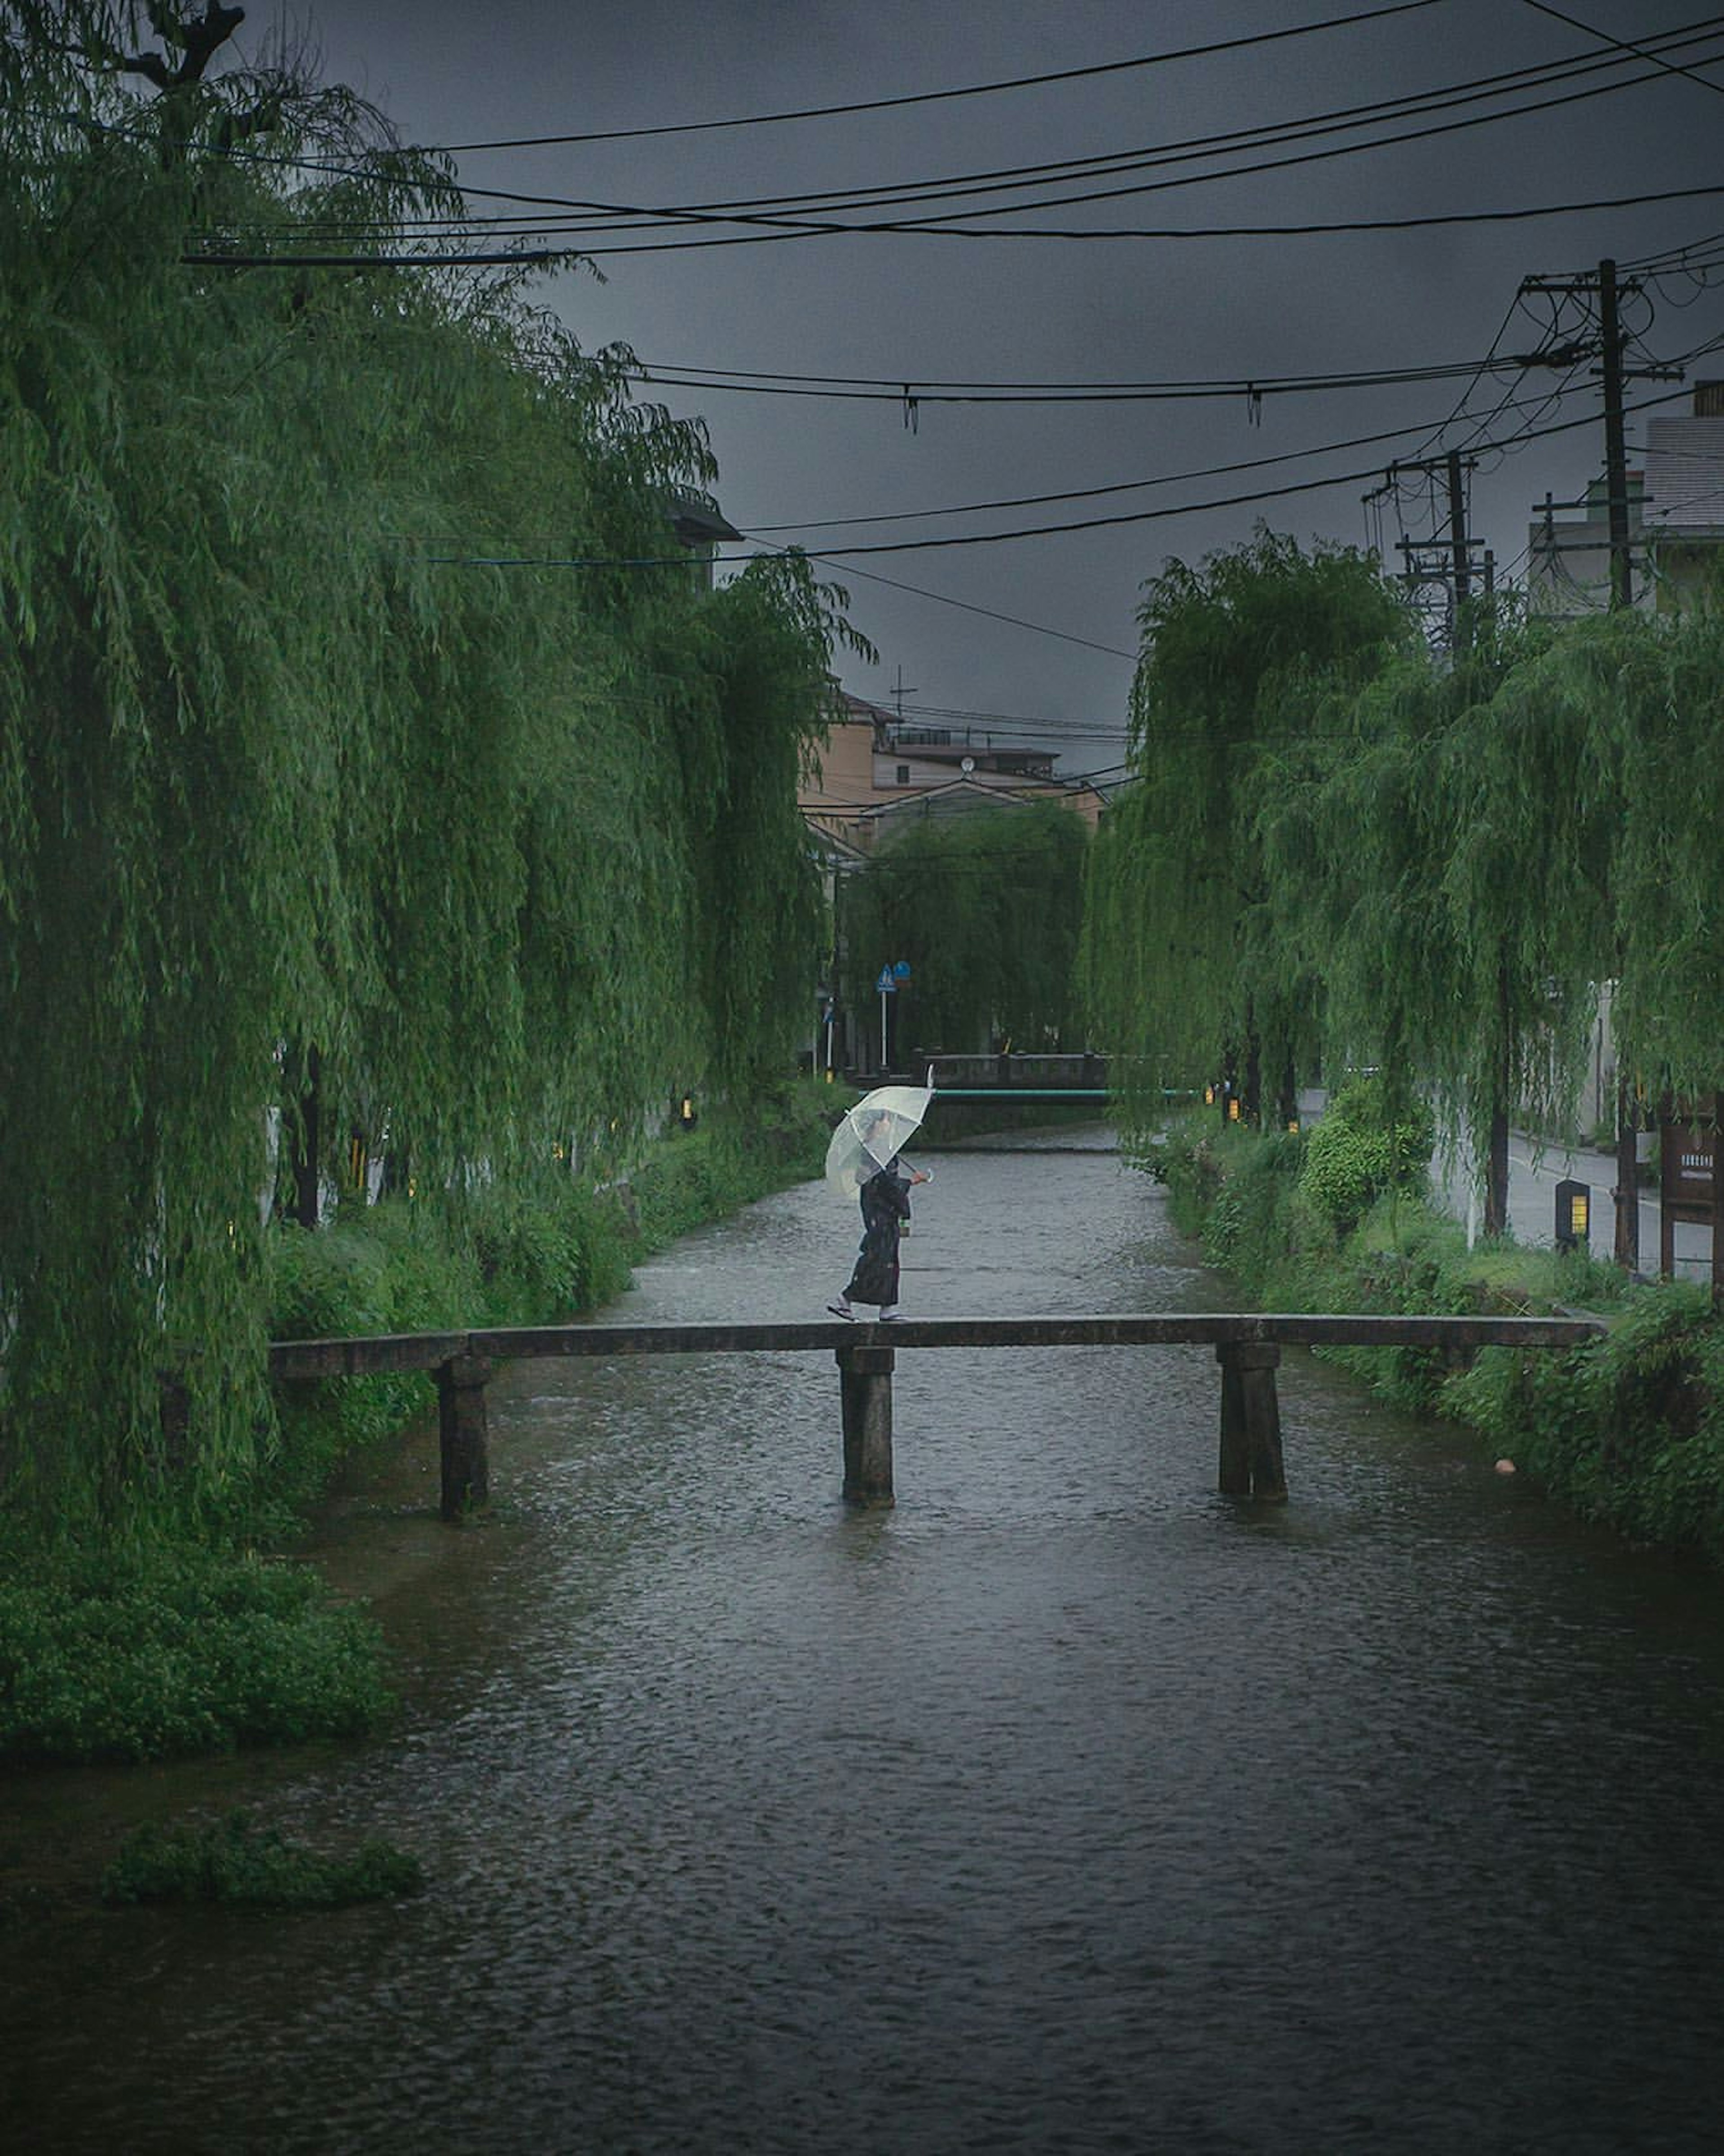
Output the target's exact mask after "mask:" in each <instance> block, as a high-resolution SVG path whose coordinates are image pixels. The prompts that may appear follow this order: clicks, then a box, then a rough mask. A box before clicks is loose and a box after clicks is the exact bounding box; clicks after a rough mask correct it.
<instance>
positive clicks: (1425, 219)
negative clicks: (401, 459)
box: [180, 182, 1724, 269]
mask: <svg viewBox="0 0 1724 2156" xmlns="http://www.w3.org/2000/svg"><path fill="white" fill-rule="evenodd" d="M1181 184H1183V182H1182V183H1181ZM1716 195H1724V183H1721V184H1720V185H1718V186H1716V187H1666V188H1662V189H1660V190H1657V191H1655V192H1653V193H1645V194H1632V195H1609V196H1603V197H1599V198H1594V199H1593V200H1592V201H1589V202H1581V203H1577V202H1556V203H1533V204H1529V205H1526V206H1525V207H1522V208H1515V209H1493V210H1449V211H1437V212H1434V213H1430V214H1428V215H1425V216H1422V217H1377V218H1335V219H1331V220H1329V221H1326V222H1312V223H1304V224H1210V225H1133V226H1110V227H1105V228H1074V229H1070V230H1053V229H1050V228H1039V229H1035V230H1031V231H1019V230H1016V229H1007V228H983V227H981V226H975V227H961V226H948V227H940V226H935V225H926V224H923V225H916V226H906V225H893V224H879V225H837V224H828V225H819V226H813V227H810V228H808V229H807V230H798V231H793V232H754V233H742V234H731V235H727V236H723V237H715V238H711V239H665V240H652V241H648V242H645V243H644V244H636V245H629V246H622V247H581V248H575V247H564V248H522V249H485V250H483V251H478V252H471V253H469V252H461V253H450V254H217V253H215V252H213V251H203V252H198V251H193V252H191V253H187V254H182V255H181V257H180V261H181V263H182V265H183V266H185V267H187V268H189V269H531V268H534V267H536V266H546V265H556V264H570V265H573V264H575V263H577V261H590V260H596V259H598V258H599V257H601V256H607V257H608V256H611V255H617V254H679V253H685V252H689V251H691V250H693V249H700V248H710V247H757V246H766V245H772V244H779V243H782V242H783V241H786V240H801V239H821V238H839V237H845V236H849V235H852V234H862V233H876V234H902V235H904V236H906V237H909V238H915V239H1053V240H1102V239H1167V240H1178V239H1316V238H1322V237H1325V236H1327V235H1332V234H1338V233H1352V232H1414V231H1420V230H1424V229H1428V228H1432V227H1434V226H1439V225H1466V224H1501V223H1516V222H1521V221H1524V220H1526V219H1531V218H1547V217H1574V216H1579V215H1583V214H1585V213H1588V212H1589V211H1593V210H1601V209H1635V208H1644V207H1646V206H1648V205H1650V204H1654V203H1672V202H1692V201H1696V200H1698V199H1703V198H1709V197H1712V196H1716Z"/></svg>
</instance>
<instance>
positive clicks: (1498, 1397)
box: [1141, 1114, 1724, 1567]
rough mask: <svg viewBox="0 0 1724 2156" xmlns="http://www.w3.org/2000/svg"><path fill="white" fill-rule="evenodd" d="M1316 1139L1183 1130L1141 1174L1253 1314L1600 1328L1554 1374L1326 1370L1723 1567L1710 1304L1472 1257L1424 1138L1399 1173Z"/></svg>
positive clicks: (1594, 1508) (1421, 1361) (1507, 1258)
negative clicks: (1460, 1431)
mask: <svg viewBox="0 0 1724 2156" xmlns="http://www.w3.org/2000/svg"><path fill="white" fill-rule="evenodd" d="M1326 1121H1327V1119H1326ZM1363 1121H1364V1122H1365V1123H1366V1124H1367V1125H1368V1122H1369V1116H1368V1114H1367V1116H1365V1117H1364V1119H1363ZM1324 1127H1325V1126H1324V1125H1319V1126H1318V1127H1317V1129H1318V1130H1319V1131H1321V1130H1322V1129H1323V1128H1324ZM1330 1128H1331V1137H1338V1136H1339V1132H1338V1131H1337V1129H1336V1127H1335V1126H1334V1125H1333V1124H1331V1125H1330ZM1315 1137H1316V1132H1312V1133H1306V1132H1289V1133H1280V1132H1270V1133H1258V1132H1251V1131H1249V1130H1247V1129H1244V1128H1243V1127H1239V1126H1238V1125H1234V1126H1229V1127H1221V1128H1218V1127H1217V1125H1216V1123H1215V1121H1214V1119H1213V1117H1206V1116H1201V1115H1195V1116H1189V1117H1187V1118H1184V1119H1183V1120H1181V1121H1180V1122H1177V1123H1175V1124H1173V1125H1172V1126H1170V1127H1168V1129H1167V1131H1166V1132H1164V1133H1163V1134H1162V1137H1160V1138H1159V1139H1158V1140H1157V1141H1156V1142H1154V1143H1153V1144H1152V1145H1150V1146H1148V1147H1147V1148H1145V1149H1144V1150H1143V1152H1142V1155H1141V1159H1142V1164H1143V1165H1144V1166H1145V1167H1146V1168H1147V1169H1148V1170H1149V1172H1150V1173H1152V1174H1153V1175H1154V1176H1155V1177H1156V1178H1157V1180H1158V1181H1160V1182H1162V1183H1164V1184H1165V1185H1166V1186H1167V1190H1168V1193H1169V1195H1170V1199H1171V1200H1172V1208H1173V1212H1174V1216H1175V1218H1176V1219H1177V1220H1178V1223H1179V1224H1180V1225H1181V1227H1182V1228H1183V1229H1184V1231H1185V1232H1186V1233H1188V1234H1189V1235H1193V1237H1194V1238H1195V1239H1196V1240H1198V1242H1199V1243H1200V1244H1201V1245H1202V1247H1203V1252H1204V1255H1205V1256H1206V1257H1207V1258H1208V1260H1209V1261H1210V1262H1211V1263H1212V1264H1213V1265H1216V1266H1217V1267H1218V1268H1219V1269H1220V1270H1224V1271H1225V1272H1227V1273H1228V1274H1229V1275H1230V1276H1232V1277H1233V1278H1234V1280H1235V1281H1238V1282H1239V1285H1240V1286H1241V1287H1242V1289H1243V1290H1244V1294H1245V1296H1246V1297H1247V1298H1248V1299H1249V1301H1250V1302H1251V1303H1252V1304H1254V1305H1255V1306H1256V1307H1258V1308H1261V1309H1284V1310H1317V1309H1331V1310H1360V1311H1373V1310H1375V1311H1384V1312H1397V1311H1399V1312H1448V1313H1452V1314H1455V1315H1458V1316H1461V1315H1467V1314H1469V1313H1473V1312H1503V1313H1506V1314H1508V1313H1516V1312H1521V1313H1528V1314H1531V1313H1535V1312H1546V1311H1585V1312H1595V1313H1598V1314H1599V1315H1602V1316H1604V1317H1608V1318H1609V1320H1610V1331H1609V1334H1608V1335H1607V1336H1606V1337H1603V1338H1601V1339H1599V1340H1598V1341H1596V1342H1589V1343H1588V1345H1586V1346H1585V1347H1579V1348H1576V1349H1574V1350H1573V1351H1572V1352H1571V1353H1567V1354H1562V1355H1556V1354H1547V1353H1542V1354H1538V1355H1534V1356H1527V1357H1526V1358H1517V1357H1516V1356H1515V1355H1514V1354H1512V1353H1511V1352H1510V1351H1509V1350H1506V1349H1502V1348H1491V1349H1485V1350H1483V1351H1481V1352H1480V1353H1478V1354H1477V1355H1476V1356H1475V1357H1474V1358H1470V1359H1469V1360H1468V1361H1467V1363H1465V1365H1464V1366H1459V1367H1457V1366H1455V1365H1453V1364H1449V1363H1444V1361H1443V1359H1442V1358H1440V1357H1439V1356H1438V1355H1437V1354H1436V1353H1434V1352H1433V1351H1429V1350H1419V1349H1402V1350H1395V1349H1365V1348H1361V1349H1352V1350H1347V1351H1337V1353H1336V1357H1335V1359H1336V1360H1337V1361H1338V1362H1341V1363H1343V1364H1344V1365H1345V1366H1346V1367H1347V1368H1351V1369H1352V1370H1354V1371H1356V1372H1357V1373H1359V1374H1360V1375H1361V1376H1362V1377H1364V1378H1367V1381H1368V1382H1369V1383H1371V1384H1372V1386H1373V1389H1375V1390H1376V1391H1377V1392H1378V1394H1379V1395H1380V1396H1381V1397H1383V1399H1387V1400H1389V1401H1392V1402H1393V1403H1394V1404H1396V1405H1397V1406H1399V1407H1402V1408H1405V1409H1412V1410H1414V1412H1417V1413H1420V1414H1436V1415H1439V1416H1441V1417H1443V1418H1444V1419H1445V1420H1448V1421H1450V1422H1454V1423H1457V1424H1461V1425H1462V1426H1464V1427H1465V1428H1466V1429H1468V1430H1471V1431H1472V1432H1474V1433H1475V1435H1476V1436H1477V1438H1478V1439H1479V1440H1480V1443H1481V1445H1484V1446H1486V1447H1488V1448H1489V1449H1490V1451H1491V1455H1492V1456H1494V1457H1501V1458H1503V1459H1505V1460H1510V1461H1511V1462H1512V1465H1513V1466H1514V1469H1515V1470H1516V1472H1518V1473H1520V1474H1522V1475H1528V1476H1532V1477H1533V1478H1535V1479H1536V1480H1537V1482H1538V1483H1539V1484H1540V1485H1541V1486H1542V1487H1544V1488H1545V1489H1546V1490H1547V1491H1549V1492H1550V1493H1551V1494H1552V1496H1555V1497H1557V1498H1558V1499H1559V1500H1560V1501H1562V1502H1563V1503H1564V1504H1566V1505H1568V1506H1569V1507H1572V1508H1573V1510H1574V1511H1575V1512H1578V1514H1579V1515H1580V1516H1581V1517H1583V1518H1584V1519H1587V1520H1588V1521H1592V1522H1597V1523H1598V1524H1600V1525H1603V1526H1605V1527H1609V1528H1610V1529H1612V1530H1614V1532H1617V1533H1619V1534H1620V1535H1622V1536H1624V1537H1625V1538H1626V1539H1628V1540H1629V1542H1630V1543H1635V1544H1639V1545H1645V1546H1651V1547H1655V1548H1661V1549H1667V1550H1670V1551H1673V1552H1686V1553H1693V1554H1696V1555H1698V1556H1700V1557H1701V1558H1704V1560H1705V1561H1706V1563H1708V1564H1710V1565H1711V1566H1714V1567H1717V1566H1724V1323H1721V1322H1720V1320H1719V1319H1718V1317H1716V1315H1715V1314H1714V1313H1713V1312H1712V1310H1711V1305H1710V1301H1709V1298H1708V1296H1707V1294H1706V1291H1705V1290H1704V1289H1703V1288H1701V1287H1700V1286H1696V1285H1694V1284H1691V1283H1687V1282H1681V1281H1632V1280H1629V1278H1628V1277H1626V1276H1624V1274H1623V1273H1622V1272H1621V1271H1620V1270H1619V1269H1618V1268H1617V1267H1615V1266H1614V1265H1609V1264H1606V1263H1603V1262H1600V1261H1599V1260H1595V1259H1593V1258H1592V1257H1590V1256H1589V1255H1587V1254H1585V1253H1584V1252H1574V1253H1564V1252H1561V1251H1557V1250H1552V1249H1541V1248H1531V1247H1526V1246H1523V1245H1520V1244H1517V1243H1516V1242H1514V1241H1512V1240H1508V1239H1503V1240H1497V1241H1492V1242H1486V1243H1477V1244H1475V1245H1473V1246H1471V1247H1469V1245H1468V1243H1467V1239H1466V1233H1465V1228H1464V1227H1463V1226H1462V1225H1461V1224H1460V1223H1458V1222H1457V1221H1456V1220H1455V1219H1453V1218H1452V1217H1450V1216H1449V1214H1447V1213H1446V1212H1444V1211H1441V1210H1439V1209H1436V1208H1435V1207H1434V1206H1433V1205H1431V1204H1427V1203H1426V1202H1425V1191H1426V1183H1425V1170H1424V1163H1425V1162H1426V1161H1427V1160H1428V1159H1429V1150H1428V1147H1426V1148H1425V1149H1424V1150H1421V1147H1422V1145H1423V1143H1424V1133H1423V1132H1417V1131H1413V1132H1408V1133H1407V1135H1406V1142H1405V1144H1404V1147H1403V1158H1402V1159H1401V1161H1400V1163H1399V1164H1398V1167H1397V1166H1393V1165H1392V1164H1391V1162H1390V1159H1389V1152H1388V1149H1387V1142H1386V1141H1383V1140H1382V1139H1381V1138H1380V1137H1378V1136H1377V1135H1376V1134H1374V1133H1373V1132H1370V1131H1369V1130H1368V1129H1366V1130H1364V1131H1363V1132H1360V1133H1354V1134H1350V1135H1349V1138H1348V1141H1347V1143H1346V1144H1345V1145H1340V1144H1334V1145H1331V1147H1330V1150H1329V1152H1327V1154H1326V1155H1325V1154H1324V1153H1322V1152H1319V1151H1318V1150H1317V1149H1316V1148H1315V1147H1314V1144H1313V1141H1314V1139H1315ZM1355 1137H1357V1142H1354V1139H1355ZM1373 1148H1374V1151H1373ZM1337 1162H1338V1163H1340V1167H1339V1169H1338V1170H1337ZM1349 1178H1351V1179H1349ZM1337 1193H1338V1194H1337Z"/></svg>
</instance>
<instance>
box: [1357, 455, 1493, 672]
mask: <svg viewBox="0 0 1724 2156" xmlns="http://www.w3.org/2000/svg"><path fill="white" fill-rule="evenodd" d="M1473 462H1474V460H1473V459H1471V458H1470V457H1463V456H1462V455H1461V454H1460V450H1459V449H1450V450H1449V453H1448V454H1447V455H1446V456H1442V457H1423V458H1418V459H1410V460H1408V462H1406V463H1404V464H1398V465H1393V466H1392V467H1391V468H1390V470H1389V472H1388V476H1387V477H1386V478H1385V480H1384V481H1383V487H1382V488H1380V489H1378V492H1383V491H1388V490H1393V486H1394V484H1395V477H1396V474H1397V473H1399V472H1414V471H1416V472H1426V473H1430V474H1436V473H1438V472H1440V473H1442V474H1443V475H1444V478H1445V479H1446V480H1447V482H1448V489H1449V536H1448V538H1447V540H1446V541H1439V540H1437V539H1432V540H1430V541H1429V542H1419V541H1416V540H1412V539H1403V540H1401V541H1400V542H1398V543H1399V547H1400V552H1401V553H1402V555H1403V557H1404V558H1405V561H1406V567H1405V569H1404V570H1403V572H1402V574H1403V581H1404V583H1405V584H1406V586H1407V588H1408V593H1416V592H1417V591H1418V589H1419V587H1420V586H1421V585H1423V584H1433V583H1434V584H1438V585H1441V586H1444V587H1446V588H1447V589H1448V591H1449V593H1450V595H1451V617H1452V626H1451V629H1450V640H1451V641H1452V642H1453V643H1455V644H1462V643H1465V640H1466V637H1467V625H1466V623H1465V617H1464V612H1463V610H1464V608H1465V606H1466V604H1467V602H1468V601H1469V600H1470V598H1471V596H1472V588H1473V559H1472V556H1473V543H1474V542H1473V541H1472V540H1471V538H1470V536H1468V533H1467V528H1466V486H1465V479H1464V477H1463V475H1464V474H1465V473H1466V472H1470V470H1472V469H1473ZM1374 498H1375V496H1374V495H1367V497H1366V499H1367V500H1373V499H1374Z"/></svg>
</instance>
